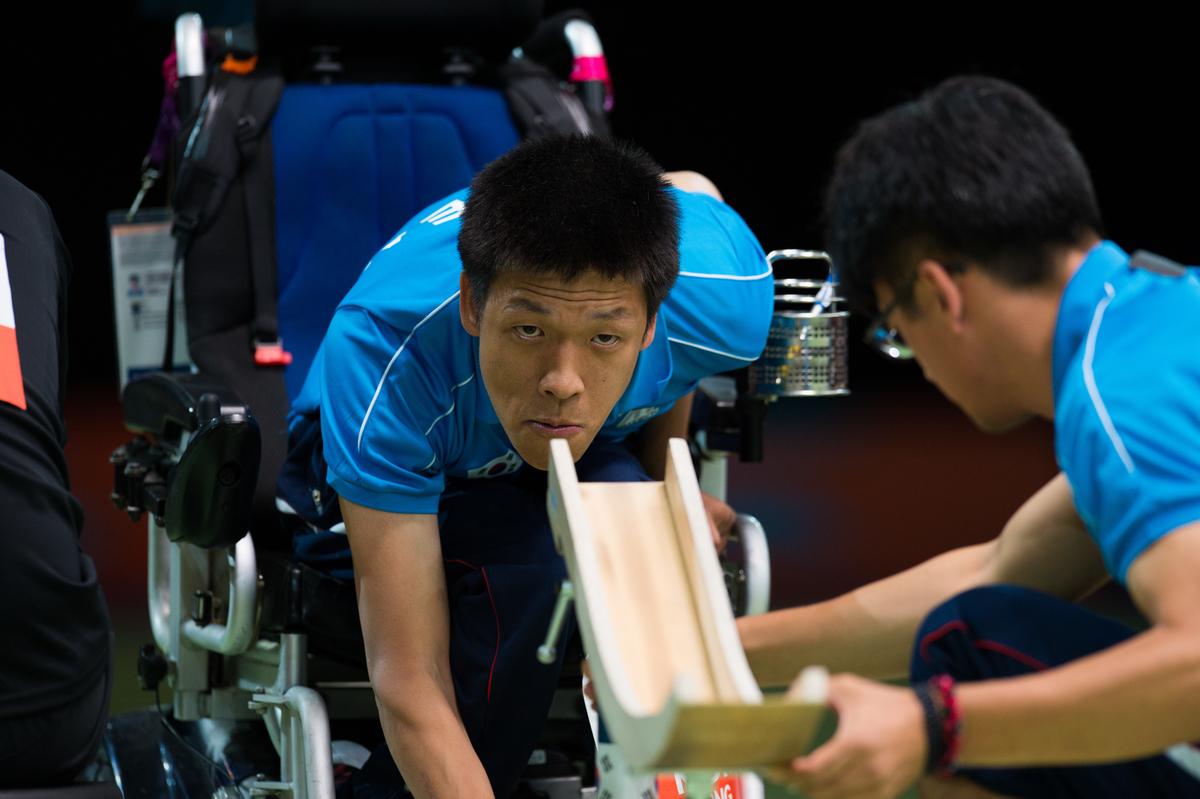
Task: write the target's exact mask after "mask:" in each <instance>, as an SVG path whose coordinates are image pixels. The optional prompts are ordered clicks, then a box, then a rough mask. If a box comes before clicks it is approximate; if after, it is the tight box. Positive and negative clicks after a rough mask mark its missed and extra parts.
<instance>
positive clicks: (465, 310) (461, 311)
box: [458, 272, 479, 338]
mask: <svg viewBox="0 0 1200 799" xmlns="http://www.w3.org/2000/svg"><path fill="white" fill-rule="evenodd" d="M458 291H459V294H458V318H459V319H460V320H462V326H463V329H464V330H466V331H467V332H468V333H470V334H471V335H472V336H475V338H479V312H478V311H476V310H475V295H474V294H472V293H471V282H470V281H469V280H467V274H466V272H463V273H462V274H460V275H459V276H458Z"/></svg>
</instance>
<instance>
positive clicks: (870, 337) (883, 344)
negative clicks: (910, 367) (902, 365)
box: [863, 272, 917, 361]
mask: <svg viewBox="0 0 1200 799" xmlns="http://www.w3.org/2000/svg"><path fill="white" fill-rule="evenodd" d="M916 284H917V274H916V272H914V273H913V274H912V276H911V277H910V278H909V279H908V280H906V281H904V285H903V286H902V287H901V288H899V289H897V291H896V293H895V294H893V295H892V301H891V302H889V303H888V304H887V307H886V308H884V309H883V310H881V311H880V312H879V313H878V314H877V315H876V316H875V318H873V319H872V320H871V323H870V324H869V325H867V332H866V333H864V334H863V343H864V344H866V345H867V346H868V347H870V348H871V349H873V350H875V351H876V352H878V353H879V354H881V355H883V356H884V357H887V358H891V359H893V360H897V361H910V360H912V357H913V351H912V348H910V347H909V346H908V345H907V344H905V343H904V340H903V339H901V338H900V333H899V332H898V331H897V330H896V328H894V327H890V326H889V325H888V317H889V316H891V315H892V311H894V310H896V308H897V307H898V306H899V305H900V301H901V300H902V299H905V298H907V297H908V296H909V295H910V294H911V293H912V290H913V287H914V286H916Z"/></svg>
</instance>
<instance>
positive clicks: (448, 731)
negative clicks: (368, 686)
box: [377, 680, 492, 799]
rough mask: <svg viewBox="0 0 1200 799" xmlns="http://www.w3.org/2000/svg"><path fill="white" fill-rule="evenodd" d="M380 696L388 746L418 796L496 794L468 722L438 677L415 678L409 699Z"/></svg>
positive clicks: (428, 798) (434, 798)
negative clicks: (469, 734) (465, 724)
mask: <svg viewBox="0 0 1200 799" xmlns="http://www.w3.org/2000/svg"><path fill="white" fill-rule="evenodd" d="M377 701H378V704H379V719H380V723H381V724H382V726H383V732H384V736H385V737H386V738H387V742H388V750H389V751H390V752H391V753H392V758H393V759H394V760H395V761H396V766H397V768H399V769H400V773H401V774H402V775H403V776H404V780H405V783H406V784H407V785H408V788H409V790H410V791H412V794H413V796H414V797H417V799H439V798H440V797H459V796H472V797H476V796H478V797H490V796H492V788H491V785H490V783H489V782H488V777H487V772H485V771H484V769H483V765H482V764H481V763H480V761H479V757H478V755H476V753H475V750H474V748H473V747H472V746H471V741H470V739H469V738H468V737H467V733H466V730H465V729H464V728H463V725H462V721H461V720H460V719H459V716H458V713H457V712H456V711H455V709H454V707H453V705H452V704H451V703H450V702H449V701H448V700H447V699H446V697H445V695H444V693H443V692H442V690H440V688H439V686H438V685H437V684H436V682H435V681H433V680H429V681H428V684H426V685H422V684H421V681H418V680H414V681H411V682H410V683H409V684H408V685H406V692H405V696H404V698H403V699H398V700H393V701H387V700H384V699H382V698H378V697H377Z"/></svg>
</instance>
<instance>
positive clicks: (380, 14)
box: [256, 0, 544, 60]
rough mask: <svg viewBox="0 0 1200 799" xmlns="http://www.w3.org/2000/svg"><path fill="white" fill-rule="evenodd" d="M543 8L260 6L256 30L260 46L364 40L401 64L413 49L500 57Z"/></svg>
mask: <svg viewBox="0 0 1200 799" xmlns="http://www.w3.org/2000/svg"><path fill="white" fill-rule="evenodd" d="M543 6H544V2H543V0H259V3H258V19H257V22H256V25H257V28H258V31H259V35H260V36H261V37H262V38H263V41H264V42H267V41H268V40H269V41H270V42H278V43H280V44H283V43H285V42H286V43H287V44H288V45H289V46H295V45H297V44H305V45H308V46H312V45H319V44H339V45H340V44H345V43H346V42H347V41H353V42H358V41H362V40H364V39H365V40H367V41H369V42H372V43H376V44H380V45H385V46H386V47H387V50H388V52H389V55H390V56H392V57H394V58H396V59H400V60H403V59H405V57H406V55H407V54H408V51H410V50H411V49H414V48H415V49H418V50H420V51H429V50H431V49H436V48H442V47H463V48H469V49H471V50H473V51H475V52H477V53H479V54H480V55H481V56H484V57H489V56H491V57H502V56H506V55H507V54H508V52H509V51H511V50H512V48H514V47H516V46H518V45H520V44H521V42H523V41H524V40H525V38H526V37H527V36H529V34H530V33H531V32H532V31H533V30H534V28H535V27H536V26H537V23H538V20H540V19H541V17H542V9H543ZM265 47H270V44H266V45H265Z"/></svg>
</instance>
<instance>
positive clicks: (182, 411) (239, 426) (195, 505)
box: [111, 372, 262, 548]
mask: <svg viewBox="0 0 1200 799" xmlns="http://www.w3.org/2000/svg"><path fill="white" fill-rule="evenodd" d="M122 405H123V414H124V417H125V426H126V427H127V428H129V430H131V431H132V432H134V433H138V434H139V436H143V437H139V438H137V439H135V440H134V441H132V442H130V443H128V444H126V445H125V446H123V447H120V448H119V449H118V450H117V451H116V452H114V453H113V456H112V459H111V460H112V463H113V465H114V467H115V473H114V479H115V484H114V489H113V500H114V502H116V504H117V506H118V507H121V508H123V509H124V510H126V511H127V512H129V514H130V516H132V517H133V518H135V519H136V518H138V517H139V516H140V515H141V513H143V512H146V511H149V512H150V513H152V514H153V515H154V516H155V517H157V518H158V519H159V521H160V523H162V524H164V526H165V528H166V532H167V536H168V537H169V538H170V539H171V540H172V541H185V542H187V543H189V544H195V545H196V546H199V547H206V548H207V547H217V546H233V545H234V544H235V543H237V542H238V540H239V539H241V537H242V536H244V535H245V534H246V531H247V530H248V529H249V528H250V523H251V505H252V504H253V501H254V489H255V484H256V483H257V481H258V469H259V462H260V460H261V459H262V433H261V432H260V430H259V426H258V422H257V421H256V420H255V419H254V417H253V416H252V415H251V413H250V410H249V408H247V407H246V405H245V404H243V403H242V402H241V400H240V399H239V398H238V397H237V395H236V394H235V393H234V392H233V390H232V389H230V388H228V387H227V386H225V385H224V384H223V383H220V382H219V381H217V380H215V379H213V378H211V377H209V376H207V375H203V374H187V375H172V374H166V373H162V372H159V373H156V374H152V375H149V376H147V377H143V378H141V379H139V380H135V381H133V382H131V383H130V384H129V385H127V386H126V387H125V392H124V394H123V396H122ZM184 434H187V442H186V447H182V451H180V450H181V445H182V444H183V442H184ZM144 436H148V437H149V438H150V439H151V441H147V440H146V438H144Z"/></svg>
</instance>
